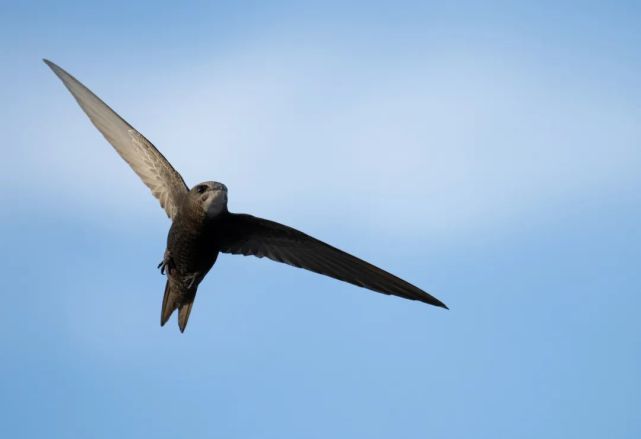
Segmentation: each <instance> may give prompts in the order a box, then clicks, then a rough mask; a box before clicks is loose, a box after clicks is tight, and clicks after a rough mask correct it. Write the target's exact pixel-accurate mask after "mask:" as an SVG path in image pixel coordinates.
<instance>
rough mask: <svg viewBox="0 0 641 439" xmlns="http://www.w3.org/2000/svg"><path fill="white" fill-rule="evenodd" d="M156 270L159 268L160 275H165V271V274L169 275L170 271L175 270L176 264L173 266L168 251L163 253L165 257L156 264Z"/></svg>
mask: <svg viewBox="0 0 641 439" xmlns="http://www.w3.org/2000/svg"><path fill="white" fill-rule="evenodd" d="M158 268H160V274H163V275H164V274H165V271H167V274H168V275H169V274H171V272H172V270H174V269H175V268H176V264H174V260H173V259H172V257H171V253H169V250H166V251H165V256H164V257H163V260H162V261H161V262H160V264H158Z"/></svg>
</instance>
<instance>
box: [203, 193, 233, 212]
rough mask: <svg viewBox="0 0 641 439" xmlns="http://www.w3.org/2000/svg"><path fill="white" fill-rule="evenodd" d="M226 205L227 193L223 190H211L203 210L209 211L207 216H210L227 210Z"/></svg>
mask: <svg viewBox="0 0 641 439" xmlns="http://www.w3.org/2000/svg"><path fill="white" fill-rule="evenodd" d="M226 205H227V194H226V193H225V192H223V191H215V192H209V193H208V194H207V198H205V200H204V201H203V204H202V206H203V210H204V211H205V212H207V216H208V217H210V218H211V217H215V216H217V215H218V214H219V213H221V212H222V211H223V210H225V206H226Z"/></svg>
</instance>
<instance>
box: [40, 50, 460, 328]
mask: <svg viewBox="0 0 641 439" xmlns="http://www.w3.org/2000/svg"><path fill="white" fill-rule="evenodd" d="M43 61H44V62H45V63H46V64H47V66H49V67H50V68H51V70H53V72H54V73H55V74H56V76H58V78H59V79H60V80H61V81H62V83H63V84H64V85H65V87H66V88H67V89H68V90H69V91H70V92H71V94H72V95H73V97H74V98H75V100H76V101H77V102H78V104H79V105H80V108H82V110H83V111H84V112H85V113H86V115H87V116H88V117H89V119H90V121H91V122H92V123H93V125H94V126H95V127H96V128H97V129H98V131H100V133H102V135H103V136H104V137H105V138H106V139H107V141H108V142H109V143H110V144H111V145H112V146H113V148H114V149H115V150H116V152H117V153H118V154H119V155H120V156H121V157H122V158H123V159H124V160H125V161H126V162H127V163H128V164H129V166H130V167H131V168H132V169H133V171H134V172H135V173H136V174H137V175H138V176H139V177H140V179H141V180H142V181H143V183H144V184H145V185H147V187H148V188H149V189H150V190H151V193H152V194H153V195H154V197H156V198H157V199H158V201H159V202H160V205H161V207H162V208H163V209H164V210H165V212H166V214H167V216H168V217H169V218H170V219H171V227H170V229H169V233H168V235H167V245H166V250H165V252H164V255H163V257H162V261H161V262H160V264H159V265H158V268H159V269H160V273H161V274H163V275H166V277H167V280H166V283H165V292H164V295H163V300H162V307H161V315H160V325H161V326H164V325H165V323H166V322H167V321H168V320H169V318H170V317H171V315H172V314H173V312H174V311H176V310H178V327H179V329H180V332H181V333H182V332H184V331H185V328H186V326H187V321H188V320H189V315H190V313H191V309H192V306H193V304H194V298H195V297H196V291H197V290H198V286H199V285H200V283H201V282H202V280H203V279H204V278H205V276H206V275H207V273H208V272H209V270H210V269H211V268H212V267H213V265H214V263H215V262H216V259H217V258H218V255H219V254H220V253H227V254H233V255H244V256H250V255H251V256H256V257H258V258H268V259H271V260H273V261H276V262H281V263H285V264H288V265H291V266H294V267H298V268H303V269H306V270H309V271H312V272H315V273H318V274H321V275H325V276H329V277H332V278H334V279H338V280H340V281H344V282H348V283H350V284H353V285H356V286H359V287H363V288H367V289H369V290H372V291H375V292H378V293H383V294H387V295H394V296H398V297H402V298H404V299H410V300H417V301H420V302H424V303H427V304H430V305H434V306H437V307H442V308H445V309H448V308H447V306H446V305H445V304H444V303H443V302H441V301H440V300H438V299H437V298H436V297H434V296H432V295H431V294H429V293H427V292H425V291H423V290H421V289H420V288H418V287H416V286H414V285H412V284H410V283H408V282H406V281H404V280H402V279H400V278H399V277H396V276H394V275H393V274H391V273H388V272H387V271H384V270H382V269H380V268H378V267H376V266H374V265H372V264H370V263H368V262H365V261H364V260H362V259H359V258H357V257H355V256H352V255H350V254H348V253H346V252H344V251H342V250H339V249H338V248H336V247H333V246H331V245H328V244H326V243H324V242H322V241H320V240H318V239H316V238H314V237H312V236H309V235H307V234H305V233H303V232H300V231H298V230H296V229H294V228H291V227H289V226H286V225H283V224H279V223H277V222H274V221H270V220H267V219H263V218H259V217H256V216H252V215H248V214H240V213H232V212H230V211H229V210H228V208H227V199H228V191H227V186H225V185H224V184H222V183H218V182H215V181H205V182H203V183H199V184H197V185H195V186H193V187H192V188H189V187H188V186H187V184H186V183H185V181H184V180H183V178H182V176H181V175H180V174H179V173H178V172H177V171H176V170H175V169H174V168H173V166H172V165H171V164H170V163H169V161H168V160H167V159H166V158H165V157H164V156H163V155H162V154H161V153H160V151H158V149H156V147H155V146H154V145H153V144H152V143H151V142H150V141H149V140H147V138H145V137H144V136H143V135H142V134H140V133H139V132H138V131H137V130H136V129H135V128H134V127H132V126H131V125H130V124H129V123H128V122H127V121H125V120H124V119H123V118H122V117H120V116H119V115H118V114H117V113H116V112H115V111H114V110H112V109H111V108H110V107H109V106H108V105H107V104H105V103H104V102H103V101H102V100H101V99H100V98H99V97H98V96H96V95H95V94H94V93H93V92H92V91H91V90H89V89H88V88H87V87H85V86H84V85H83V84H82V83H81V82H80V81H78V80H77V79H76V78H74V77H73V76H71V75H70V74H69V73H67V72H66V71H65V70H63V69H62V68H61V67H59V66H57V65H56V64H54V63H53V62H51V61H49V60H47V59H44V60H43Z"/></svg>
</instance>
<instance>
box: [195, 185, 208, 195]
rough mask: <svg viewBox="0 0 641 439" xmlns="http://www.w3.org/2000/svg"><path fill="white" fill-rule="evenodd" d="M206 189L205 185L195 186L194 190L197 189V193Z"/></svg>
mask: <svg viewBox="0 0 641 439" xmlns="http://www.w3.org/2000/svg"><path fill="white" fill-rule="evenodd" d="M206 190H207V186H198V187H197V188H196V191H198V193H199V194H202V193H203V192H205V191H206Z"/></svg>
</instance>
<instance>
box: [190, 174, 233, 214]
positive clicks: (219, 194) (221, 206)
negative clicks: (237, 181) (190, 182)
mask: <svg viewBox="0 0 641 439" xmlns="http://www.w3.org/2000/svg"><path fill="white" fill-rule="evenodd" d="M189 197H190V198H192V199H193V200H194V201H195V203H196V204H197V205H199V206H200V207H201V208H202V209H203V211H204V212H205V213H206V214H207V216H208V217H210V218H211V217H215V216H216V215H218V214H219V213H221V212H223V211H225V210H227V186H225V185H224V184H222V183H218V182H216V181H205V182H203V183H198V184H197V185H196V186H194V187H193V188H191V190H190V191H189Z"/></svg>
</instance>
